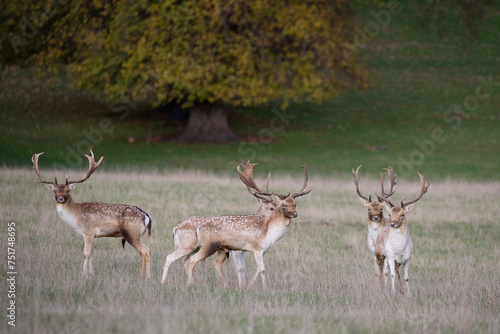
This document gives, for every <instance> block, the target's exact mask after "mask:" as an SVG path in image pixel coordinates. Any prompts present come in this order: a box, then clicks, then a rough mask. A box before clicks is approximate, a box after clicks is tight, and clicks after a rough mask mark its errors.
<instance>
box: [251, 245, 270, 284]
mask: <svg viewBox="0 0 500 334" xmlns="http://www.w3.org/2000/svg"><path fill="white" fill-rule="evenodd" d="M253 256H254V257H255V262H256V263H257V272H256V273H255V275H254V276H253V278H252V280H251V281H250V283H248V286H249V287H250V286H252V285H253V284H254V283H255V281H256V280H257V277H259V274H260V276H261V278H262V286H263V287H264V288H266V276H265V267H264V254H263V253H262V251H255V252H253Z"/></svg>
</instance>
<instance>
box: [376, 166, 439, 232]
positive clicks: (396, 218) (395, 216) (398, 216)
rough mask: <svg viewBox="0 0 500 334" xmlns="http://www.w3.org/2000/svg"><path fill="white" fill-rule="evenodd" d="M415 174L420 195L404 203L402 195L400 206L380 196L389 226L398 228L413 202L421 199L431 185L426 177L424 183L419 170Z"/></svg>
mask: <svg viewBox="0 0 500 334" xmlns="http://www.w3.org/2000/svg"><path fill="white" fill-rule="evenodd" d="M417 174H418V176H419V177H420V186H421V188H420V195H419V196H418V197H417V198H416V199H414V200H413V201H410V202H406V203H405V202H403V200H404V197H403V198H402V199H401V206H395V205H394V204H393V203H392V202H391V201H390V200H389V199H388V198H381V200H382V201H383V202H384V203H383V204H384V207H385V208H386V209H387V211H388V212H389V219H390V226H391V227H394V228H399V227H401V225H403V224H404V223H405V222H406V215H407V214H409V213H410V212H411V211H412V210H413V203H415V202H416V201H418V200H419V199H421V198H422V196H423V195H424V194H425V193H426V192H427V189H429V187H430V186H431V181H429V179H427V183H428V184H427V185H426V179H425V178H424V177H423V176H422V175H421V174H420V173H419V172H417ZM377 196H378V195H377Z"/></svg>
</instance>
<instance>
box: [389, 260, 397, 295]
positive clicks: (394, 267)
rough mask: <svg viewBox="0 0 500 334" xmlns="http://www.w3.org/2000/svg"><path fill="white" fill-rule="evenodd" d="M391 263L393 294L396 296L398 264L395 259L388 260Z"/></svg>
mask: <svg viewBox="0 0 500 334" xmlns="http://www.w3.org/2000/svg"><path fill="white" fill-rule="evenodd" d="M388 261H389V268H390V270H391V293H392V294H393V295H394V294H395V291H396V289H395V287H394V285H395V283H396V282H395V281H396V264H395V261H394V259H388Z"/></svg>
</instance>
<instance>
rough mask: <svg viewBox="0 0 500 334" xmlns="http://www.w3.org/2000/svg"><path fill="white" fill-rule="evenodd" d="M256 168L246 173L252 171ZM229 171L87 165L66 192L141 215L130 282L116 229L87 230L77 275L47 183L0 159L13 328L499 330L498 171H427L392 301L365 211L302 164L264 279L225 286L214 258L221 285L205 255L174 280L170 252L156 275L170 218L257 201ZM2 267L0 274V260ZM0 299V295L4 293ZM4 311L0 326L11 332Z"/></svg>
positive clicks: (413, 188) (372, 178)
mask: <svg viewBox="0 0 500 334" xmlns="http://www.w3.org/2000/svg"><path fill="white" fill-rule="evenodd" d="M265 172H266V171H265V169H264V168H263V170H260V171H256V179H257V180H258V181H259V180H260V181H259V182H263V181H264V178H265V175H266V174H265ZM43 173H44V175H46V176H47V178H48V177H50V176H52V175H53V174H52V172H51V171H49V170H44V171H43ZM57 175H58V176H60V175H59V174H57ZM236 175H237V174H236V172H234V174H233V175H232V176H227V177H225V176H224V177H221V176H218V175H215V174H213V173H205V172H173V173H143V172H120V173H107V172H103V171H97V172H96V173H95V174H94V175H93V176H92V178H91V179H90V180H88V181H87V182H86V183H84V184H81V185H78V186H77V188H76V189H75V190H74V191H73V192H72V195H73V198H74V199H75V201H77V202H79V201H85V200H94V201H102V202H110V203H129V204H135V205H138V206H139V207H141V208H142V209H144V210H146V211H147V212H148V213H149V214H150V215H151V217H152V219H153V230H152V238H151V241H150V243H149V247H150V248H151V250H152V277H153V279H152V280H151V281H149V282H147V283H146V284H144V283H143V282H142V281H138V279H137V275H138V273H139V264H140V259H139V255H138V253H137V252H136V251H135V250H134V249H133V248H132V247H130V245H127V246H126V247H125V250H123V249H122V248H121V243H120V239H110V238H106V239H97V240H96V242H95V252H94V267H95V270H96V275H95V276H94V277H92V278H87V279H84V278H82V277H81V275H80V274H81V268H82V262H83V257H82V253H83V240H82V238H81V236H79V235H77V234H76V233H75V232H74V231H73V230H71V229H70V228H69V227H68V226H66V225H65V224H64V223H63V222H62V221H61V220H60V218H59V217H58V215H57V213H56V210H55V203H54V199H53V195H52V193H51V192H50V191H48V190H47V189H46V188H45V186H43V185H40V184H35V183H33V182H32V181H33V179H34V178H35V177H36V175H35V174H34V172H33V171H32V170H28V169H10V168H8V169H5V168H4V169H1V170H0V176H1V177H0V188H1V189H2V192H1V194H0V200H1V203H2V206H1V208H0V210H1V211H0V214H1V217H2V218H1V219H2V222H1V223H2V226H6V225H7V223H9V222H15V229H16V236H17V239H16V245H15V249H16V261H17V263H16V270H17V272H18V274H17V275H16V307H17V308H16V310H17V323H16V328H15V332H17V333H89V332H101V333H104V332H106V333H124V332H125V333H131V332H148V333H162V332H164V333H179V332H184V333H220V332H231V333H269V332H294V333H310V332H315V333H347V332H358V333H376V332H388V333H402V332H419V333H470V332H476V333H498V332H499V331H500V316H499V314H500V280H499V279H498V277H499V275H500V260H499V258H500V245H499V243H498V240H500V223H499V220H498V216H499V215H500V206H499V205H498V201H497V199H496V197H497V194H498V192H499V191H500V183H499V182H498V181H492V182H487V183H480V182H471V183H467V182H454V181H451V180H448V181H439V182H433V183H432V185H431V187H430V188H429V193H428V194H426V195H425V196H424V198H423V199H422V200H420V201H419V202H418V203H417V204H416V210H414V213H413V214H412V215H411V216H410V217H409V218H408V225H409V228H410V233H411V237H412V239H413V243H414V255H413V257H412V262H411V266H410V283H411V286H412V291H413V296H412V297H411V298H408V297H407V296H401V295H398V296H396V297H395V298H391V296H390V295H389V294H384V293H381V291H380V290H379V286H378V282H377V281H376V280H375V279H374V274H373V267H372V263H371V259H370V254H369V251H368V249H367V246H366V233H367V228H366V222H365V221H366V209H365V208H364V207H363V206H362V205H361V203H360V202H359V200H358V198H357V195H356V194H355V189H354V185H353V184H352V181H351V179H347V178H337V177H333V176H332V177H324V176H321V175H318V174H315V173H312V172H310V181H309V185H310V186H311V187H312V188H313V192H312V193H311V194H309V195H307V196H305V197H301V198H299V199H298V201H297V203H298V207H297V211H298V213H299V217H298V218H297V219H294V220H293V221H292V224H291V227H290V229H289V231H288V233H287V235H285V237H284V238H283V239H282V240H280V241H278V242H277V243H276V245H275V246H274V248H272V249H271V251H269V252H268V253H267V255H266V258H265V261H266V269H267V277H268V283H269V287H268V289H267V290H262V288H261V286H260V282H259V284H257V285H256V286H254V287H253V288H251V289H243V290H239V289H237V280H236V274H235V271H234V267H233V264H232V263H231V261H228V262H227V263H226V264H225V265H224V271H225V274H226V276H227V277H228V280H229V282H230V285H231V287H230V288H228V289H224V288H223V287H222V285H221V284H220V282H219V281H218V278H217V276H216V274H215V270H214V269H213V267H212V265H211V263H212V258H210V259H208V260H207V261H205V262H204V263H201V264H200V265H199V266H197V268H196V271H195V275H196V276H195V277H196V278H197V284H196V285H195V286H194V287H190V288H187V287H185V285H184V284H185V280H186V276H185V274H184V272H183V270H181V269H182V268H181V264H180V263H174V265H172V267H171V271H170V276H169V278H168V281H167V284H166V285H161V284H160V278H161V273H162V269H163V264H164V261H165V258H166V255H167V254H168V253H170V252H171V251H173V249H174V247H173V240H172V237H171V231H172V228H173V227H174V226H175V224H176V223H177V222H179V221H180V220H183V219H185V218H187V217H189V216H192V215H217V214H227V213H238V214H244V213H253V212H254V211H255V210H256V209H257V204H256V202H255V201H254V200H253V198H252V197H251V196H249V194H248V193H247V191H246V189H244V186H243V185H242V184H241V183H240V181H239V180H238V178H237V176H236ZM71 176H72V174H70V177H71ZM360 182H361V187H362V189H366V191H372V192H373V191H377V189H378V187H379V182H378V177H377V175H368V174H363V175H360ZM431 182H432V180H431ZM301 184H302V178H301V175H300V168H297V173H296V174H291V175H281V176H278V175H274V176H273V177H272V180H271V187H272V188H273V189H284V190H287V189H289V190H291V191H296V190H298V189H299V188H300V186H301ZM418 191H419V184H418V183H417V182H416V180H414V182H406V181H405V182H403V181H402V180H400V182H399V185H398V186H397V195H395V199H396V200H398V199H399V198H400V196H402V195H405V196H407V198H412V197H413V196H416V195H417V194H418ZM144 239H145V237H144ZM1 240H2V242H1V243H0V245H1V246H0V250H1V253H2V254H6V251H7V250H6V247H7V235H6V228H2V234H1ZM246 264H247V268H246V276H247V279H248V278H250V277H251V275H253V273H254V270H255V265H254V261H253V258H252V257H251V256H250V255H249V254H247V255H246ZM0 278H1V280H2V282H4V283H2V284H5V282H6V269H5V267H3V266H2V271H1V274H0ZM2 291H6V290H4V289H2ZM0 298H1V300H2V303H1V304H2V305H4V306H5V305H6V302H7V296H6V294H5V293H4V292H2V295H1V297H0ZM2 308H3V309H4V312H5V307H2ZM2 318H3V321H2V322H1V324H0V331H1V332H3V333H10V332H14V329H13V328H8V327H9V326H8V325H7V321H6V319H5V317H2Z"/></svg>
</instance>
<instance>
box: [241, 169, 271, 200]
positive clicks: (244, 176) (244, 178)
mask: <svg viewBox="0 0 500 334" xmlns="http://www.w3.org/2000/svg"><path fill="white" fill-rule="evenodd" d="M257 165H258V163H250V161H247V163H246V165H244V164H243V161H242V162H241V163H240V164H239V165H238V167H236V169H237V170H238V174H239V175H240V180H241V182H243V184H244V185H246V186H247V190H248V192H249V193H250V194H252V195H253V196H255V197H257V198H260V199H262V200H264V201H266V202H268V203H270V202H272V198H270V196H272V195H274V193H271V192H269V179H270V178H271V174H269V175H268V176H267V183H266V190H267V192H264V191H262V190H260V188H259V187H258V186H257V184H255V181H254V179H253V169H254V168H255V166H257ZM240 167H241V168H243V170H240ZM252 189H253V191H252ZM263 196H269V198H266V197H263ZM278 196H279V195H278Z"/></svg>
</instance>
